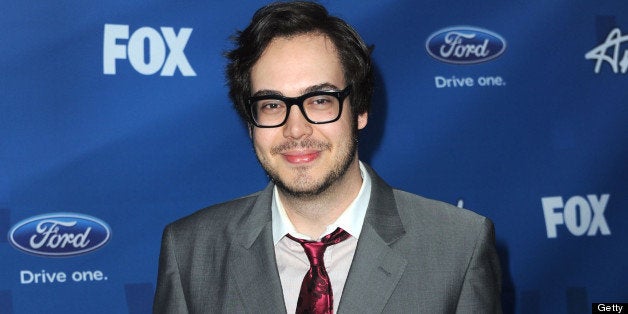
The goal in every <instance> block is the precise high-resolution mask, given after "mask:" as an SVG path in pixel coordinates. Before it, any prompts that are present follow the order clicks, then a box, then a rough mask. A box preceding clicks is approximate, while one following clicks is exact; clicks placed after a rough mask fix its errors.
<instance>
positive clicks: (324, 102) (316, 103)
mask: <svg viewBox="0 0 628 314" xmlns="http://www.w3.org/2000/svg"><path fill="white" fill-rule="evenodd" d="M335 102H336V99H335V98H334V97H332V96H327V95H320V96H314V97H311V98H308V99H307V100H306V105H307V106H308V107H310V108H311V109H326V108H329V107H331V106H333V105H334V103H335Z"/></svg>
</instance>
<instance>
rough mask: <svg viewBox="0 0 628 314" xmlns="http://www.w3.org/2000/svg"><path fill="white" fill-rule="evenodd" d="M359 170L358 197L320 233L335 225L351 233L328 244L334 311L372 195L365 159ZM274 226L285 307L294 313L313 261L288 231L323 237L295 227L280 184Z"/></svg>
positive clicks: (326, 257) (327, 252)
mask: <svg viewBox="0 0 628 314" xmlns="http://www.w3.org/2000/svg"><path fill="white" fill-rule="evenodd" d="M360 173H361V175H362V187H361V188H360V192H359V193H358V195H357V197H356V198H355V199H354V200H353V202H351V204H350V205H349V207H347V209H346V210H345V211H344V212H343V213H342V214H341V215H340V217H338V219H337V220H336V221H335V222H334V223H332V224H330V225H329V226H327V228H326V229H325V232H323V234H322V235H321V236H320V238H322V237H324V236H326V235H328V234H330V233H332V232H333V231H334V230H336V228H342V229H344V230H345V231H347V232H348V233H349V234H350V235H351V236H350V237H349V238H348V239H346V240H345V241H342V242H340V243H338V244H335V245H332V246H329V247H327V249H326V250H325V256H324V263H325V268H326V270H327V274H328V275H329V279H330V281H331V287H332V292H333V296H334V312H335V311H336V310H337V309H338V304H339V303H340V298H341V296H342V291H343V289H344V285H345V282H346V281H347V275H348V273H349V268H350V267H351V261H352V260H353V254H354V253H355V249H356V247H357V245H358V239H359V237H360V232H361V231H362V224H363V223H364V217H365V215H366V209H367V207H368V204H369V200H370V195H371V178H370V177H369V175H368V172H367V171H366V169H365V168H364V165H363V164H362V162H360ZM272 228H273V241H274V244H275V256H276V258H277V268H278V270H279V277H280V279H281V286H282V289H283V296H284V301H285V304H286V311H287V312H288V313H294V312H295V311H296V308H297V299H298V297H299V292H300V290H301V283H302V282H303V277H304V276H305V274H306V273H307V271H308V270H309V269H310V262H309V260H308V258H307V255H306V254H305V251H304V250H303V247H302V246H301V244H299V243H297V242H295V241H293V240H291V239H289V238H288V237H286V236H285V235H286V234H288V233H289V234H290V235H292V236H294V237H296V238H300V239H306V240H316V241H318V240H320V238H318V239H311V238H310V237H308V236H306V235H303V234H301V233H299V232H297V231H296V229H295V227H294V225H293V224H292V222H291V221H290V219H289V218H288V215H287V214H286V211H285V209H284V207H283V204H282V203H281V200H280V199H279V194H278V192H277V187H275V190H274V191H273V203H272Z"/></svg>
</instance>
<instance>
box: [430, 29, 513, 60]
mask: <svg viewBox="0 0 628 314" xmlns="http://www.w3.org/2000/svg"><path fill="white" fill-rule="evenodd" d="M425 49H426V50H427V52H428V53H429V54H430V56H432V57H433V58H435V59H437V60H440V61H443V62H447V63H454V64H473V63H480V62H485V61H488V60H491V59H495V58H497V57H499V56H500V55H501V54H502V53H504V50H506V41H505V40H504V39H503V38H502V37H501V36H499V35H498V34H496V33H493V32H491V31H488V30H485V29H481V28H477V27H471V26H456V27H449V28H444V29H441V30H439V31H437V32H435V33H433V34H432V35H431V36H430V37H429V38H428V39H427V41H426V42H425Z"/></svg>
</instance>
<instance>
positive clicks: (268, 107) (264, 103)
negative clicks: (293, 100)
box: [256, 99, 286, 114]
mask: <svg viewBox="0 0 628 314" xmlns="http://www.w3.org/2000/svg"><path fill="white" fill-rule="evenodd" d="M256 108H257V111H258V112H260V113H264V114H271V113H275V112H281V111H283V110H284V109H285V108H286V105H285V104H284V103H283V102H281V101H279V100H276V99H267V100H260V101H258V102H257V103H256Z"/></svg>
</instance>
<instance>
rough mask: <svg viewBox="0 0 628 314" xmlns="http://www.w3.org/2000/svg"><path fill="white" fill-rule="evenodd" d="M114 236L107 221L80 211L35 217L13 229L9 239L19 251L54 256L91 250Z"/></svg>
mask: <svg viewBox="0 0 628 314" xmlns="http://www.w3.org/2000/svg"><path fill="white" fill-rule="evenodd" d="M110 237H111V229H110V228H109V226H108V225H107V223H105V222H104V221H102V220H100V219H98V218H95V217H92V216H88V215H83V214H76V213H52V214H45V215H38V216H34V217H31V218H28V219H25V220H22V221H20V222H18V223H17V224H16V225H15V226H13V228H11V230H9V242H11V244H12V245H13V246H14V247H15V248H17V249H18V250H21V251H24V252H26V253H30V254H35V255H39V256H50V257H67V256H75V255H81V254H85V253H89V252H92V251H94V250H97V249H99V248H101V247H103V246H104V245H105V244H107V242H108V241H109V238H110Z"/></svg>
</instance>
